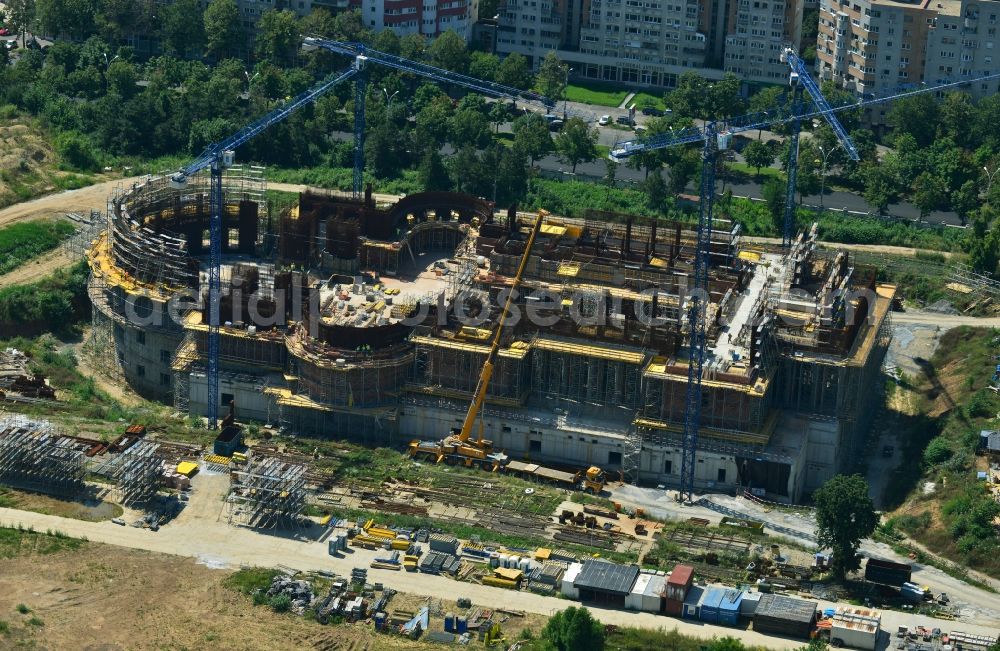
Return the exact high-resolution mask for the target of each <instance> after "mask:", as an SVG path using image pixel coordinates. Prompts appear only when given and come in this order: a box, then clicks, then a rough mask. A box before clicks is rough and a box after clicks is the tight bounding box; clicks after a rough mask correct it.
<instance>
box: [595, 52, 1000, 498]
mask: <svg viewBox="0 0 1000 651" xmlns="http://www.w3.org/2000/svg"><path fill="white" fill-rule="evenodd" d="M793 54H794V53H793ZM794 60H796V61H797V60H798V59H797V57H795V59H794ZM799 63H801V62H799ZM793 68H794V66H793ZM805 78H808V76H807V75H806V77H805ZM802 79H803V76H802V75H798V80H799V81H801V80H802ZM995 79H1000V73H985V74H981V75H977V76H973V77H965V78H962V79H959V80H950V81H941V82H938V83H936V84H933V85H916V86H914V85H907V86H902V87H898V88H894V89H892V90H891V91H889V92H888V93H886V94H885V95H882V96H868V97H866V98H862V99H859V100H857V101H852V102H847V103H845V104H842V105H840V106H837V107H831V106H830V105H829V103H827V102H826V100H825V99H822V100H821V102H817V109H816V110H815V111H811V112H806V113H803V112H802V107H801V92H800V93H799V97H798V101H797V102H793V106H792V109H791V112H790V113H789V112H787V111H784V110H776V111H765V112H762V113H753V114H749V115H744V116H741V117H736V118H732V119H730V120H726V121H725V122H723V123H722V124H721V125H720V123H718V122H712V121H710V122H707V123H706V124H705V126H704V127H702V128H699V127H689V128H686V129H679V130H674V131H671V132H670V133H665V134H658V135H656V136H652V137H648V138H644V139H642V140H630V141H626V142H622V143H618V144H616V145H615V146H614V147H613V148H612V150H611V153H610V155H609V157H610V158H611V159H612V160H615V161H620V160H621V159H622V158H628V157H629V156H634V155H636V154H639V153H641V152H645V151H655V150H658V149H666V148H668V147H675V146H678V145H687V144H693V143H696V142H701V143H702V166H701V184H700V201H699V208H698V227H697V228H698V230H697V245H696V250H695V258H694V274H693V280H694V286H693V288H692V291H691V293H690V296H689V305H688V313H687V316H688V328H689V332H690V335H689V342H690V343H689V355H688V359H689V362H688V384H687V391H686V393H685V402H684V404H685V410H684V432H683V435H682V436H683V438H682V443H683V448H682V451H681V489H680V492H679V498H680V501H682V502H688V501H691V500H692V499H693V496H694V471H695V467H696V460H695V456H696V452H697V446H698V430H699V429H700V427H701V399H702V386H701V379H702V372H703V370H704V365H705V355H706V332H707V324H706V322H705V307H706V305H707V303H708V299H709V293H708V263H709V260H708V258H709V254H710V246H709V245H710V243H711V232H712V209H713V204H714V201H715V158H716V155H717V154H718V152H719V150H720V149H727V148H728V146H729V139H730V137H731V136H732V135H733V134H736V133H741V132H744V131H755V130H757V129H764V128H769V127H774V126H777V125H779V124H788V123H792V124H793V126H794V125H795V124H796V123H800V122H801V121H802V120H806V119H812V118H814V117H823V118H825V119H827V120H831V123H832V122H837V121H836V119H835V118H834V114H835V113H837V112H839V111H846V110H851V109H858V108H867V107H870V106H874V105H877V104H883V103H886V102H892V101H895V100H898V99H902V98H904V97H910V96H913V95H919V94H922V93H929V92H940V91H943V90H946V89H948V88H955V87H958V86H964V85H966V84H970V83H976V82H982V81H992V80H995ZM813 86H815V84H813ZM806 87H807V88H808V85H807V86H806ZM815 92H816V93H817V95H816V96H813V100H814V101H816V97H817V96H818V97H822V96H821V95H819V90H818V88H817V89H816V91H815ZM837 124H839V122H837ZM841 129H842V127H841ZM835 130H836V128H835ZM793 136H797V130H796V129H793ZM845 136H846V132H845ZM841 142H842V143H843V142H844V141H843V140H842V141H841ZM846 142H848V143H850V139H849V138H848V139H846ZM792 144H793V148H794V146H795V143H794V142H793V143H792ZM845 148H846V145H845ZM851 148H852V149H853V144H851ZM793 151H794V149H793ZM848 151H849V152H850V151H851V150H848ZM854 154H855V155H856V154H857V152H856V150H855V151H854ZM796 167H797V161H795V159H792V161H790V164H789V179H794V175H795V169H796ZM789 187H791V188H794V187H795V186H794V182H793V181H791V180H790V186H789ZM786 225H787V221H786Z"/></svg>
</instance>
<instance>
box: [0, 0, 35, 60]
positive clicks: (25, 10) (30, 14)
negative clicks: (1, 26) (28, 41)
mask: <svg viewBox="0 0 1000 651" xmlns="http://www.w3.org/2000/svg"><path fill="white" fill-rule="evenodd" d="M34 21H35V0H7V22H8V23H9V24H10V28H11V31H13V32H14V33H15V34H20V36H21V42H24V35H25V33H26V32H27V31H28V30H29V29H30V28H31V24H32V23H33V22H34ZM4 50H6V48H4Z"/></svg>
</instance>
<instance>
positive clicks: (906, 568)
mask: <svg viewBox="0 0 1000 651" xmlns="http://www.w3.org/2000/svg"><path fill="white" fill-rule="evenodd" d="M912 571H913V568H912V567H911V566H910V564H909V563H893V562H892V561H883V560H879V559H877V558H869V559H868V561H867V562H866V563H865V581H870V582H872V583H878V584H881V585H888V586H892V587H895V588H899V587H901V586H902V585H903V584H904V583H909V581H910V576H911V574H912Z"/></svg>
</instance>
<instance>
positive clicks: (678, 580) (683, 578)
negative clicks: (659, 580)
mask: <svg viewBox="0 0 1000 651" xmlns="http://www.w3.org/2000/svg"><path fill="white" fill-rule="evenodd" d="M693 580H694V568H693V567H691V566H690V565H677V566H675V567H674V569H673V571H672V572H671V573H670V576H669V577H667V582H666V593H665V595H664V596H665V597H666V599H665V602H664V612H666V614H668V615H675V616H676V615H680V614H681V610H682V609H683V607H684V598H685V597H687V593H688V590H690V589H691V583H692V581H693Z"/></svg>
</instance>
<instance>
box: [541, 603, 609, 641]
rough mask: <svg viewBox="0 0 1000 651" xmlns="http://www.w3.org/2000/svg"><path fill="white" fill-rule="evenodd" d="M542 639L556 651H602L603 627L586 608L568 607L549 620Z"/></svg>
mask: <svg viewBox="0 0 1000 651" xmlns="http://www.w3.org/2000/svg"><path fill="white" fill-rule="evenodd" d="M542 639H544V640H546V641H547V642H548V643H549V644H550V645H551V646H552V647H553V648H555V649H556V651H603V649H604V626H602V625H601V623H600V622H599V621H597V620H596V619H594V618H593V617H592V616H591V614H590V611H589V610H587V609H586V608H583V607H580V608H577V607H574V606H570V607H569V608H567V609H566V610H562V611H560V612H558V613H556V614H555V615H553V616H552V617H551V618H550V619H549V621H548V623H547V624H546V625H545V628H544V629H542Z"/></svg>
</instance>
